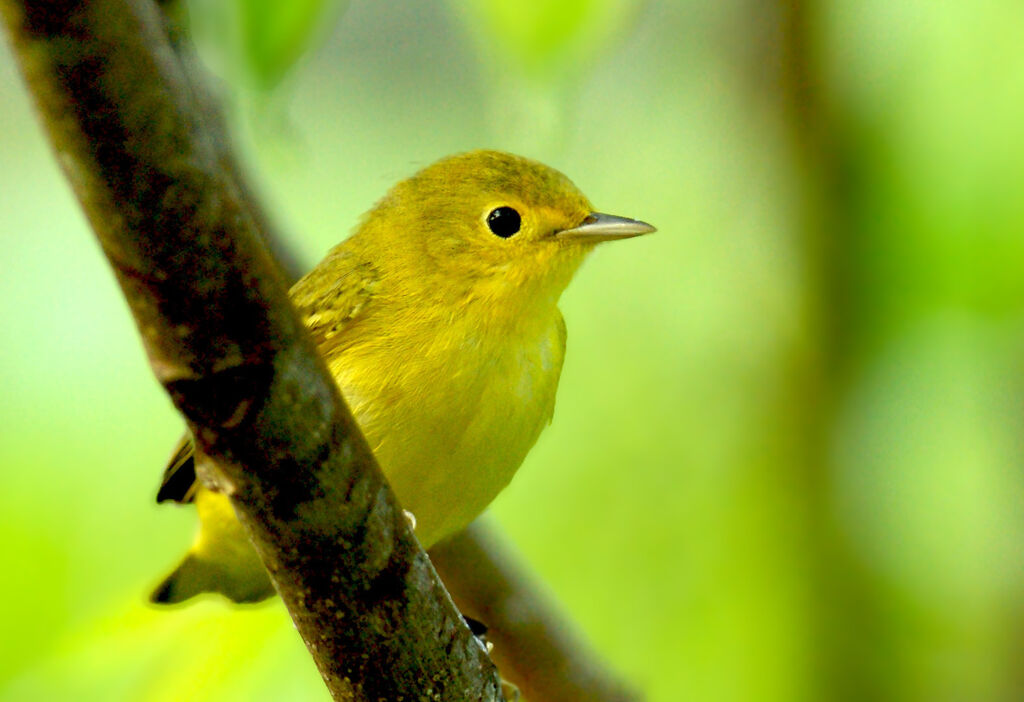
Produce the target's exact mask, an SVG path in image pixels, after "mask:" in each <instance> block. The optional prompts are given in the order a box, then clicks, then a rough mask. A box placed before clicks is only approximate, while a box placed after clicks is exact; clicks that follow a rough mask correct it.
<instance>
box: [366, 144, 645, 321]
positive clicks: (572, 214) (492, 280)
mask: <svg viewBox="0 0 1024 702" xmlns="http://www.w3.org/2000/svg"><path fill="white" fill-rule="evenodd" d="M652 231H654V227H652V226H651V225H649V224H646V223H644V222H638V221H636V220H632V219H627V218H624V217H615V216H611V215H606V214H601V213H598V212H595V211H594V209H593V207H592V206H591V204H590V201H589V200H587V198H586V197H585V196H584V195H583V193H581V192H580V191H579V189H577V188H576V186H575V185H573V183H572V182H571V181H570V180H569V179H568V178H566V177H565V176H564V175H563V174H562V173H560V172H558V171H556V170H555V169H553V168H549V167H548V166H545V165H544V164H542V163H538V162H537V161H532V160H530V159H526V158H522V157H520V156H514V155H512V154H507V153H502V152H500V151H471V152H468V153H464V154H459V155H457V156H451V157H448V158H445V159H442V160H440V161H438V162H436V163H434V164H432V165H430V166H428V167H426V168H424V169H423V170H421V171H420V172H419V173H417V174H416V175H414V176H412V177H411V178H409V179H407V180H404V181H402V182H401V183H399V184H398V185H396V186H395V187H394V188H393V189H392V190H391V191H390V192H389V193H388V194H387V195H386V196H385V197H384V198H383V199H382V200H381V201H380V202H379V203H378V204H377V206H376V207H375V208H374V209H373V210H371V211H370V212H369V213H368V214H367V215H366V218H365V219H364V221H363V224H362V226H361V228H360V232H359V237H360V238H361V239H362V240H363V244H364V245H365V246H368V247H379V248H380V249H381V250H380V251H375V252H374V253H376V254H379V255H375V256H374V258H375V259H377V260H383V261H385V262H386V264H385V265H386V266H387V268H388V269H389V270H387V272H386V274H387V275H388V276H389V277H393V278H394V279H395V280H401V281H402V282H403V283H404V286H403V287H406V288H408V287H409V286H417V285H419V286H423V292H424V293H435V294H440V295H446V294H448V293H451V294H452V295H454V296H462V297H463V298H465V297H467V296H468V297H470V298H474V299H484V300H489V301H492V302H506V303H507V302H509V301H510V300H520V301H522V303H523V304H527V303H529V302H531V301H532V302H538V303H543V302H547V301H550V302H551V303H552V304H553V303H554V302H556V301H557V299H558V296H559V295H560V294H561V292H562V290H563V289H564V288H565V286H566V285H567V284H568V283H569V280H570V279H571V278H572V275H573V273H574V272H575V271H576V269H577V268H578V267H579V265H580V263H581V262H582V260H583V258H584V257H585V256H586V254H587V253H588V252H589V251H590V250H591V249H593V247H594V246H595V245H596V244H597V243H599V242H603V241H609V240H614V239H625V238H630V237H634V236H638V235H640V234H645V233H647V232H652Z"/></svg>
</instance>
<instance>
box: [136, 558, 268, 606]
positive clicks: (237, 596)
mask: <svg viewBox="0 0 1024 702" xmlns="http://www.w3.org/2000/svg"><path fill="white" fill-rule="evenodd" d="M204 592H219V593H220V594H222V595H224V596H225V597H227V598H228V599H229V600H231V601H233V602H238V603H250V602H259V601H260V600H265V599H266V598H268V597H270V596H271V595H273V594H274V588H273V586H272V585H271V584H270V579H269V578H268V577H267V576H266V573H265V572H264V573H263V577H262V578H259V577H254V574H253V572H252V571H251V570H249V571H246V572H239V571H238V570H237V569H234V568H232V567H230V565H229V564H225V563H220V562H217V561H213V560H208V559H205V558H203V557H202V556H199V555H197V554H195V553H189V554H188V555H186V556H185V558H184V559H183V560H182V561H181V563H179V564H178V567H177V568H175V569H174V571H173V572H172V573H171V574H170V575H168V576H167V577H166V578H164V581H163V582H162V583H160V585H158V586H157V587H156V589H155V590H153V592H152V593H151V594H150V596H149V600H150V602H154V603H156V604H178V603H179V602H184V601H185V600H188V599H190V598H192V597H195V596H196V595H199V594H202V593H204Z"/></svg>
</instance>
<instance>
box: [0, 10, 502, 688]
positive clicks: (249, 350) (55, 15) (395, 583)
mask: <svg viewBox="0 0 1024 702" xmlns="http://www.w3.org/2000/svg"><path fill="white" fill-rule="evenodd" d="M0 13H2V16H3V19H4V21H5V24H6V27H7V30H8V33H9V36H10V39H11V43H12V46H13V49H14V53H15V55H16V56H17V58H18V61H19V64H20V66H21V69H22V72H23V74H24V76H25V79H26V82H27V83H28V86H29V89H30V90H31V92H32V93H33V95H34V98H35V101H36V105H37V108H38V111H39V113H40V115H41V117H42V120H43V123H44V125H45V127H46V129H47V131H48V133H49V136H50V138H51V140H52V142H53V144H54V147H55V149H56V151H57V155H58V158H59V160H60V162H61V165H62V167H63V168H64V171H65V173H66V174H67V176H68V178H69V180H70V181H71V183H72V185H73V187H74V189H75V192H76V194H77V196H78V198H79V200H80V201H81V203H82V205H83V207H84V208H85V211H86V214H87V216H88V217H89V220H90V222H91V223H92V226H93V229H94V230H95V232H96V234H97V237H98V238H99V241H100V244H101V245H102V247H103V250H104V253H105V254H106V256H107V258H108V260H109V261H110V263H111V265H112V266H113V268H114V271H115V273H116V275H117V278H118V281H119V283H120V284H121V287H122V289H123V291H124V294H125V297H126V298H127V300H128V303H129V306H130V307H131V311H132V314H133V315H134V316H135V319H136V322H137V324H138V326H139V330H140V332H141V335H142V339H143V343H144V345H145V348H146V351H147V353H148V355H149V358H150V362H151V364H152V367H153V370H154V372H155V374H156V376H157V378H158V379H159V380H160V382H161V383H163V385H164V386H165V388H166V389H167V391H168V393H169V394H170V395H171V397H172V399H173V400H174V402H175V404H176V405H177V406H178V408H179V409H180V410H181V411H182V413H183V414H184V415H185V417H186V419H187V421H188V423H189V426H190V428H191V430H192V433H193V436H194V437H195V440H196V444H197V447H198V448H199V449H200V452H201V454H202V455H204V456H206V457H208V458H209V461H203V463H204V465H203V467H202V470H201V473H202V474H203V475H204V479H206V480H207V481H211V482H212V483H214V484H215V486H216V487H219V488H220V489H222V490H223V491H225V492H226V493H228V494H229V495H230V497H231V500H232V503H233V504H234V506H235V509H236V511H237V513H238V515H239V518H240V519H241V521H242V523H243V524H244V525H245V526H246V528H247V530H248V531H249V534H250V537H251V538H252V540H253V542H254V544H255V545H256V548H257V550H258V551H259V553H260V555H261V557H262V558H263V561H264V563H265V565H266V566H267V569H268V571H269V572H270V574H271V577H272V578H273V580H274V582H275V585H276V587H277V589H278V591H279V592H280V594H281V596H282V598H283V600H284V602H285V604H286V606H287V607H288V610H289V612H290V613H291V615H292V618H293V619H294V620H295V623H296V625H297V627H298V629H299V632H300V634H301V635H302V637H303V639H304V640H305V641H306V645H307V646H308V647H309V649H310V651H311V653H312V655H313V657H314V659H315V660H316V663H317V666H318V667H319V668H320V671H321V673H322V675H323V676H324V679H325V681H326V682H327V686H328V688H329V689H330V691H331V693H332V695H333V696H334V698H335V699H337V700H343V699H344V700H347V699H358V700H364V699H365V700H380V699H386V700H397V699H400V698H402V697H403V696H404V697H406V698H409V697H413V698H416V699H419V698H429V699H452V700H456V699H457V700H495V699H500V691H499V681H498V678H497V674H496V671H495V669H494V668H493V665H492V664H491V663H490V662H489V660H488V659H487V658H486V656H485V655H484V653H483V650H482V648H481V646H480V645H479V643H478V642H477V641H476V640H475V639H474V638H473V637H472V635H471V634H470V632H469V630H468V628H467V627H466V626H465V624H464V623H463V621H462V618H461V617H460V616H459V614H458V612H457V611H456V610H455V608H454V606H453V604H452V602H451V600H450V599H449V598H448V596H447V594H446V592H445V590H444V588H443V586H442V585H441V583H440V581H439V580H438V578H437V576H436V574H435V573H434V571H433V568H432V566H431V564H430V561H429V560H428V559H427V557H426V555H425V554H424V553H423V552H422V550H421V549H420V548H419V546H418V544H417V543H416V541H415V539H414V538H413V536H412V534H411V533H410V530H409V528H408V525H407V524H406V523H405V519H404V518H403V516H402V513H401V510H400V509H399V508H398V506H397V504H396V502H395V500H394V497H393V496H392V494H391V492H390V490H389V489H388V486H387V483H386V482H385V481H384V478H383V476H382V475H381V473H380V471H379V469H377V467H376V465H375V463H374V460H373V457H372V455H371V453H370V451H369V449H368V448H367V446H366V443H365V441H364V440H363V439H362V436H361V435H360V433H359V430H358V428H357V427H356V425H355V422H354V421H353V420H352V417H351V415H350V414H349V412H348V410H347V409H346V407H345V405H344V403H343V402H342V400H341V398H340V396H339V394H338V390H337V387H336V386H335V384H334V382H333V381H332V379H331V378H330V376H329V374H328V373H327V371H326V368H325V367H324V365H323V362H322V361H321V359H320V357H319V355H318V354H317V352H316V350H315V348H314V347H313V345H312V342H311V341H310V340H309V338H308V337H307V335H306V334H305V331H304V329H303V326H302V324H301V322H300V321H299V320H298V319H297V317H296V315H295V313H294V310H293V309H292V307H291V304H290V302H289V300H288V294H287V286H286V284H285V282H284V279H283V278H282V276H281V274H280V272H279V270H278V269H277V268H276V266H275V265H274V263H273V261H272V260H271V259H270V257H269V256H268V254H267V253H266V251H265V250H264V249H263V247H262V246H261V244H260V243H259V233H258V227H257V223H256V221H255V219H254V214H253V212H252V211H250V210H249V209H248V207H247V206H246V204H245V202H244V197H243V193H242V192H241V190H240V188H239V186H238V184H237V183H236V182H235V181H234V179H233V177H232V176H231V174H230V173H229V172H228V171H227V169H225V168H224V164H223V162H222V161H221V159H220V154H221V149H222V146H221V145H219V144H218V141H217V134H216V130H212V131H211V128H210V126H209V125H208V124H207V122H206V117H204V115H203V114H202V113H201V112H200V111H199V110H197V109H196V106H197V102H196V98H197V96H196V95H195V94H194V92H193V90H192V88H191V86H190V84H189V81H188V79H187V77H186V75H185V74H184V71H183V67H182V65H181V63H180V61H179V59H178V57H177V55H176V54H175V52H174V51H173V50H172V48H171V46H170V45H169V43H168V40H167V36H166V34H165V31H164V26H163V23H162V18H161V16H160V14H159V11H158V9H157V8H156V7H155V6H154V5H153V4H152V2H150V1H149V0H94V1H79V2H55V1H53V0H50V1H44V0H0Z"/></svg>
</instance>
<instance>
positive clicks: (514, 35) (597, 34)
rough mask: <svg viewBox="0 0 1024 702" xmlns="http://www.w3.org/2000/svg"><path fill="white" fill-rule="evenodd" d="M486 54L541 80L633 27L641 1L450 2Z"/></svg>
mask: <svg viewBox="0 0 1024 702" xmlns="http://www.w3.org/2000/svg"><path fill="white" fill-rule="evenodd" d="M450 2H451V4H452V5H453V6H454V8H455V9H456V10H457V11H459V12H460V13H461V14H463V15H464V16H465V17H466V18H467V20H468V22H467V25H468V27H469V30H470V32H471V33H472V34H473V35H474V38H475V39H476V42H477V43H478V45H479V46H480V47H481V48H482V49H483V50H484V52H485V54H487V55H490V56H492V57H494V58H496V59H498V60H500V61H506V62H508V63H510V64H511V65H512V66H513V67H514V68H515V70H518V71H521V72H522V73H523V74H525V75H527V76H529V77H531V78H536V79H543V78H545V77H550V76H551V75H552V74H564V73H567V72H569V73H572V72H575V71H578V70H579V69H580V68H581V67H582V66H584V65H585V64H587V63H588V62H590V61H591V60H592V59H593V58H594V57H595V56H597V55H600V54H602V53H604V52H605V51H606V50H608V48H609V46H610V44H611V42H612V40H613V38H614V37H615V36H616V35H618V34H621V33H623V32H625V31H628V29H629V27H630V25H631V22H630V21H629V20H630V19H631V17H632V16H633V15H634V14H635V12H636V9H637V6H638V5H639V0H566V1H565V2H556V1H555V0H450Z"/></svg>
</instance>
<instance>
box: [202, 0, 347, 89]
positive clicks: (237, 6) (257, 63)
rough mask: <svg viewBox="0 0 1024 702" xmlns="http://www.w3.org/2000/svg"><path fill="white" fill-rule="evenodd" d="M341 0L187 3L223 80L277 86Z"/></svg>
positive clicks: (338, 10) (342, 3)
mask: <svg viewBox="0 0 1024 702" xmlns="http://www.w3.org/2000/svg"><path fill="white" fill-rule="evenodd" d="M346 4H347V2H346V0H290V1H289V2H273V0H226V1H222V0H189V9H190V11H191V14H192V18H193V26H194V28H195V32H196V34H197V36H198V37H199V38H200V41H201V42H202V43H203V48H204V49H205V50H206V51H207V52H209V53H210V54H212V55H213V57H214V61H215V63H216V64H218V65H219V66H220V67H221V70H222V71H224V72H225V73H226V74H227V75H229V76H230V77H232V78H233V79H235V80H244V81H246V82H248V83H250V84H251V85H253V86H254V87H256V88H259V89H263V90H266V89H269V88H272V87H274V86H275V85H277V84H278V83H279V82H280V81H281V79H282V78H283V77H284V76H285V74H287V73H288V71H289V70H291V68H292V67H293V66H294V65H295V64H296V62H298V61H299V60H300V59H301V58H302V56H303V55H305V54H306V53H307V52H308V51H310V50H311V48H313V47H314V46H315V45H316V44H317V43H319V39H320V38H321V37H322V36H323V34H324V30H325V29H326V26H327V25H328V24H329V23H330V20H333V19H334V18H335V17H337V16H338V15H340V14H341V12H342V10H343V9H344V7H345V5H346Z"/></svg>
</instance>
